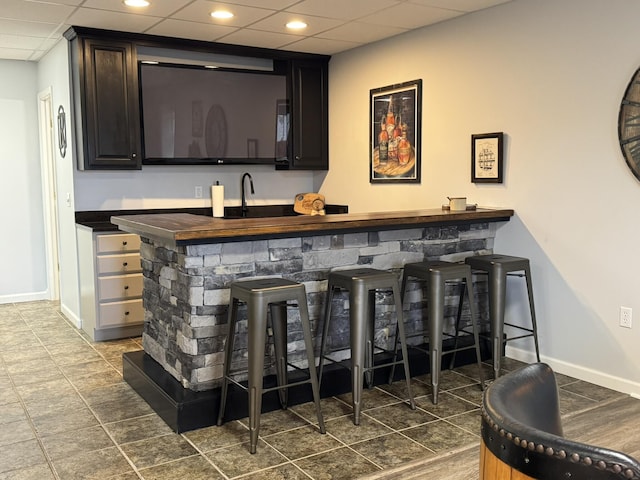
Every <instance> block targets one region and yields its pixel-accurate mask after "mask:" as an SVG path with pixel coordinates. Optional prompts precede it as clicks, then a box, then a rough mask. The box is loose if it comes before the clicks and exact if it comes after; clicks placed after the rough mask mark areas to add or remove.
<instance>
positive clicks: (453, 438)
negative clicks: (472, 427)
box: [402, 420, 479, 453]
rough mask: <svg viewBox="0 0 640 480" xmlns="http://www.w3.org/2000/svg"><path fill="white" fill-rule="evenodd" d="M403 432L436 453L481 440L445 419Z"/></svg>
mask: <svg viewBox="0 0 640 480" xmlns="http://www.w3.org/2000/svg"><path fill="white" fill-rule="evenodd" d="M402 434H403V435H406V436H407V437H409V438H411V439H413V440H415V441H416V442H418V443H420V444H421V445H423V446H425V447H427V448H428V449H430V450H433V451H434V452H436V453H442V452H446V451H449V450H452V449H454V448H457V447H461V446H464V445H470V444H473V443H476V442H478V441H479V436H478V435H473V434H471V433H469V432H467V431H465V430H463V429H461V428H458V427H456V426H455V425H451V424H450V423H447V422H445V421H443V420H437V421H435V422H431V423H427V424H425V425H420V426H419V427H414V428H408V429H407V430H403V431H402Z"/></svg>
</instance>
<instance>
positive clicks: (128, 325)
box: [77, 226, 144, 341]
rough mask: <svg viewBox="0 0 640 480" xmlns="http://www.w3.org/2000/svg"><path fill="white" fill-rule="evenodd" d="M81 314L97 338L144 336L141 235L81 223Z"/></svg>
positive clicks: (93, 336)
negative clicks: (99, 229)
mask: <svg viewBox="0 0 640 480" xmlns="http://www.w3.org/2000/svg"><path fill="white" fill-rule="evenodd" d="M77 235H78V257H79V258H80V259H82V261H81V262H80V265H79V268H80V316H81V320H82V329H83V330H84V331H85V332H87V334H88V335H89V336H90V337H91V339H92V340H94V341H103V340H113V339H116V338H125V337H132V336H136V335H140V334H141V333H142V324H143V322H144V308H143V306H142V267H141V265H140V237H139V236H138V235H134V234H131V233H94V232H93V231H92V229H90V228H86V227H82V226H78V227H77Z"/></svg>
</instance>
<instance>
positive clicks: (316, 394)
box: [297, 292, 326, 433]
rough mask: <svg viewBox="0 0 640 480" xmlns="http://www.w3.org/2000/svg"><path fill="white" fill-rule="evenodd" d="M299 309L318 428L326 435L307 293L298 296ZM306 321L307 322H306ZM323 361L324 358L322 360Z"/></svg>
mask: <svg viewBox="0 0 640 480" xmlns="http://www.w3.org/2000/svg"><path fill="white" fill-rule="evenodd" d="M297 300H298V308H299V309H300V320H301V323H302V335H303V337H304V345H305V349H306V350H307V363H308V365H309V377H310V378H311V391H312V392H313V402H314V403H315V406H316V416H317V417H318V428H319V429H320V433H326V429H325V426H324V418H323V416H322V410H321V409H320V384H319V382H318V377H317V375H316V359H315V355H314V354H313V340H312V338H311V327H310V326H309V307H308V306H307V296H306V293H304V292H302V293H300V294H298V299H297ZM305 319H306V320H305ZM320 361H322V358H321V359H320Z"/></svg>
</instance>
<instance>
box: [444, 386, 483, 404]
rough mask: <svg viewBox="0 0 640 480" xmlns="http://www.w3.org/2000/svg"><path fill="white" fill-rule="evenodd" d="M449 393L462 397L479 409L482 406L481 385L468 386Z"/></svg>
mask: <svg viewBox="0 0 640 480" xmlns="http://www.w3.org/2000/svg"><path fill="white" fill-rule="evenodd" d="M447 393H450V394H451V395H455V396H457V397H460V398H462V399H464V400H466V401H467V402H470V403H473V404H474V405H475V406H477V407H479V406H480V405H481V404H482V394H483V391H482V388H481V387H480V384H479V383H474V384H472V385H467V386H466V387H460V388H454V389H452V390H449V391H448V392H447ZM438 401H439V400H438Z"/></svg>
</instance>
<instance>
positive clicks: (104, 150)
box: [70, 36, 141, 170]
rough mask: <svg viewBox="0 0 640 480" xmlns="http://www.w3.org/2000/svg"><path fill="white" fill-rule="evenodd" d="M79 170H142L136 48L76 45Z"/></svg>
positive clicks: (84, 41)
mask: <svg viewBox="0 0 640 480" xmlns="http://www.w3.org/2000/svg"><path fill="white" fill-rule="evenodd" d="M70 56H71V66H72V83H73V96H74V115H75V118H74V122H75V134H76V138H75V144H76V156H77V159H78V168H79V169H81V170H85V169H86V170H90V169H93V170H98V169H104V170H108V169H112V170H113V169H117V170H126V169H140V166H141V162H140V153H139V152H140V113H139V102H138V81H137V66H136V52H135V47H134V45H133V44H132V43H131V42H123V41H112V40H105V39H98V38H92V37H82V36H75V37H74V38H72V39H71V48H70Z"/></svg>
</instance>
